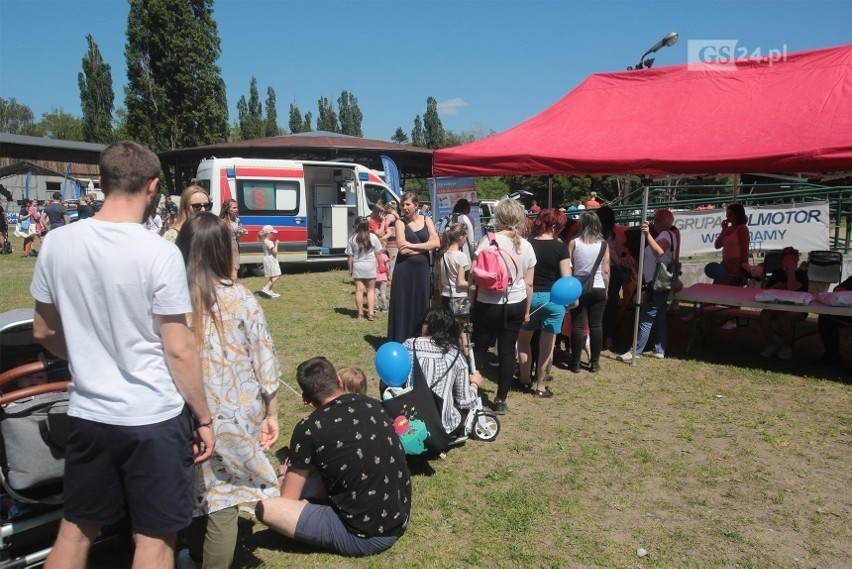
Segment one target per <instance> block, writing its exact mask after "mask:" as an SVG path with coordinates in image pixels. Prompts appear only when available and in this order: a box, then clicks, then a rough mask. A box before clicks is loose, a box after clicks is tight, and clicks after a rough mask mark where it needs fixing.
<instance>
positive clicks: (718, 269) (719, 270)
mask: <svg viewBox="0 0 852 569" xmlns="http://www.w3.org/2000/svg"><path fill="white" fill-rule="evenodd" d="M704 274H705V275H707V277H709V278H711V279H713V280H714V281H716V280H719V279H724V278H725V277H726V276H727V273H726V272H725V267H723V266H722V263H707V265H705V267H704Z"/></svg>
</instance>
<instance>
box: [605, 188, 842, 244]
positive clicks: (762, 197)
mask: <svg viewBox="0 0 852 569" xmlns="http://www.w3.org/2000/svg"><path fill="white" fill-rule="evenodd" d="M685 189H686V188H684V187H683V186H651V188H650V190H649V193H648V213H649V217H650V216H651V215H653V212H654V210H657V209H661V208H668V209H671V210H676V209H695V208H697V207H698V206H708V205H711V206H713V207H714V208H719V209H724V208H725V207H727V205H728V204H730V203H732V202H734V201H736V202H739V203H741V204H743V205H744V206H757V205H769V204H779V203H788V204H789V203H802V202H815V201H825V202H828V213H829V220H830V227H829V247H830V248H831V249H835V250H838V251H843V252H844V253H848V252H849V251H850V249H852V186H821V185H818V184H812V183H801V182H796V183H789V182H787V183H779V184H760V185H748V186H740V187H739V191H738V192H737V195H736V197H734V192H733V187H732V186H730V185H708V186H701V187H700V188H696V187H691V188H688V191H689V195H683V193H684V190H685ZM642 192H643V189H642V188H639V189H636V190H633V191H632V192H631V193H630V194H628V195H627V196H626V197H625V198H623V199H622V200H618V202H613V203H611V204H609V205H610V207H612V209H613V211H615V216H616V221H617V223H620V224H623V225H638V224H639V223H640V221H641V217H642ZM678 193H679V194H681V195H677V194H678ZM673 198H674V199H673Z"/></svg>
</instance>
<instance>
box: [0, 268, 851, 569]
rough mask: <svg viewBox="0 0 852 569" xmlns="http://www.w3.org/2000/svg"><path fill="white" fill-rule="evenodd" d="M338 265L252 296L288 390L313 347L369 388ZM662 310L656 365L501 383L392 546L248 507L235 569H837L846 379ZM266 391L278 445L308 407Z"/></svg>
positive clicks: (843, 559) (26, 274)
mask: <svg viewBox="0 0 852 569" xmlns="http://www.w3.org/2000/svg"><path fill="white" fill-rule="evenodd" d="M33 264H34V262H33V261H32V260H31V259H21V258H19V257H18V256H7V257H2V258H0V274H2V279H0V281H1V282H0V311H5V310H9V309H11V308H17V307H23V306H30V305H31V304H32V301H31V299H30V297H29V294H28V292H27V290H28V285H29V280H30V277H31V274H32V267H33ZM344 277H345V274H344V272H343V271H342V270H339V269H329V270H316V269H314V270H309V269H307V268H302V267H300V268H295V269H290V270H289V271H288V273H285V275H284V276H283V277H282V279H281V280H280V281H279V285H278V287H277V289H278V291H279V292H280V293H281V295H282V296H281V297H280V298H278V299H273V300H265V299H264V300H262V301H261V302H262V305H263V307H264V309H265V312H266V317H267V319H268V321H269V325H270V328H271V330H272V335H273V337H274V339H275V342H276V346H277V350H278V354H279V357H280V359H281V363H282V366H283V369H284V376H283V378H282V379H283V381H284V382H286V383H287V384H289V385H291V386H293V387H295V380H294V370H295V367H296V365H297V364H298V363H299V362H301V361H303V360H304V359H306V358H308V357H311V356H314V355H325V356H327V357H328V358H329V359H331V361H333V362H334V363H335V364H336V365H358V366H361V367H362V368H364V369H365V370H366V371H367V372H368V375H369V376H370V391H371V394H375V393H376V392H377V382H376V379H375V371H374V368H373V365H372V356H373V353H374V350H375V347H376V346H377V345H380V344H381V342H382V341H383V338H384V333H385V326H386V319H384V318H380V319H379V320H378V321H376V322H368V321H364V320H360V321H358V320H355V319H354V318H353V317H352V315H353V313H354V307H353V300H352V299H353V296H352V287H351V285H349V284H347V283H346V282H345V279H344ZM243 283H244V284H245V285H246V286H248V287H249V288H250V289H251V290H255V291H257V290H259V289H260V288H261V286H262V284H263V279H262V278H259V277H254V278H248V279H245V280H244V281H243ZM670 322H671V324H670V326H671V329H670V337H671V341H670V347H669V351H668V353H667V355H668V356H669V357H667V359H665V360H655V359H653V360H652V359H649V358H644V359H642V360H640V361H639V363H638V366H636V367H631V366H629V365H626V364H622V363H618V362H616V361H615V360H614V359H613V358H614V354H613V353H609V352H605V354H604V358H603V360H602V370H601V373H598V374H589V373H587V372H583V373H581V374H579V375H574V374H571V373H569V372H567V371H565V370H562V369H557V370H555V379H554V381H553V382H552V383H553V385H552V390H553V391H554V393H555V394H556V396H555V397H554V398H553V399H551V400H539V399H535V398H532V397H530V396H525V395H521V394H517V393H513V394H511V395H510V397H509V400H508V404H509V412H508V414H507V415H505V416H504V417H502V427H503V430H502V432H501V433H500V435H499V437H498V438H497V440H496V441H494V442H493V443H481V442H469V443H468V444H467V445H466V446H464V447H461V448H458V449H455V450H453V451H451V452H450V453H449V454H448V457H447V458H446V459H445V460H440V461H434V462H433V463H432V467H433V468H434V473H433V474H432V475H419V476H416V477H414V479H413V485H414V508H413V512H412V519H411V524H410V528H409V530H408V532H407V533H406V534H405V535H404V536H403V537H402V538H401V539H400V541H399V542H398V543H397V544H396V545H395V546H394V547H393V548H392V549H391V550H390V551H388V552H385V553H383V554H381V555H379V556H377V557H373V558H369V559H366V560H364V559H362V560H348V559H342V558H339V557H336V556H332V555H328V554H324V553H318V552H314V551H310V550H307V549H304V548H302V547H300V546H298V545H295V544H293V543H292V542H288V541H287V540H285V539H284V538H282V537H280V536H278V535H275V534H273V533H272V532H270V531H269V530H267V529H265V528H264V527H263V526H262V525H260V524H252V523H251V521H250V520H249V519H245V520H244V521H243V524H242V528H241V530H242V531H241V539H240V544H239V546H238V551H237V562H236V566H238V567H289V566H294V565H297V566H299V567H327V566H334V567H364V566H366V567H393V568H399V567H412V566H415V567H433V566H441V567H456V566H486V567H494V566H531V567H587V566H604V567H637V566H638V567H682V566H700V567H708V566H709V567H712V566H718V567H730V566H747V567H778V566H782V567H798V566H801V567H850V566H852V484H851V483H852V389H850V383H849V378H848V377H845V378H843V377H839V375H840V372H839V370H838V369H831V368H822V367H820V366H819V365H818V363H817V360H818V358H819V356H820V355H821V350H820V348H819V342H818V339H817V338H816V337H815V336H814V337H810V338H806V339H805V340H803V341H801V342H799V343H798V344H797V346H796V358H795V359H794V361H793V362H781V361H779V360H764V359H762V358H760V357H759V356H758V355H757V353H758V352H759V351H760V349H761V347H762V344H761V342H760V340H759V338H758V337H757V329H756V326H755V325H754V323H752V325H751V326H749V327H746V328H740V329H737V330H733V331H722V330H715V331H714V332H713V335H712V337H711V338H709V340H707V341H706V343H705V344H702V343H699V344H698V346H697V349H696V350H695V352H694V353H693V354H692V359H685V358H684V353H685V345H686V341H687V340H688V339H689V335H690V333H691V327H690V325H689V324H687V323H684V322H682V321H681V320H680V319H679V318H678V317H677V316H672V318H671V320H670ZM625 328H629V323H628V322H627V320H625ZM844 341H845V344H844V346H845V348H844V349H845V353H846V354H847V356H848V355H849V353H850V350H849V337H848V335H847V336H845V337H844ZM0 355H2V354H0ZM485 390H486V392H487V394H488V395H489V396H491V397H493V394H494V390H495V385H494V383H493V382H491V381H486V383H485ZM279 400H280V402H281V427H282V440H281V441H280V444H285V443H286V442H287V440H288V439H289V432H290V430H291V428H292V426H293V425H294V424H295V422H296V421H297V420H298V419H299V418H300V417H302V416H303V415H304V414H306V412H307V409H306V408H305V407H304V406H303V405H302V403H301V400H300V398H299V397H297V396H296V395H295V394H294V393H293V392H292V391H290V390H289V389H288V388H287V387H285V386H282V389H281V390H280V391H279ZM640 548H641V549H644V550H645V551H646V552H647V555H646V556H642V557H640V556H639V555H638V554H637V550H638V549H640Z"/></svg>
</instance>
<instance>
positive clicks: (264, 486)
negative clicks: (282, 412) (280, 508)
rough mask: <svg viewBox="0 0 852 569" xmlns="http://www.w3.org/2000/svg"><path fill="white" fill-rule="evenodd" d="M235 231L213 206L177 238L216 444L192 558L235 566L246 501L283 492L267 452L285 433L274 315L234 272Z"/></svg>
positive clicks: (199, 487)
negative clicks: (271, 326)
mask: <svg viewBox="0 0 852 569" xmlns="http://www.w3.org/2000/svg"><path fill="white" fill-rule="evenodd" d="M232 240H233V237H232V236H231V234H230V233H229V232H228V228H227V227H226V225H225V223H224V222H223V221H222V220H221V219H219V218H218V217H216V216H215V215H213V214H211V213H199V214H196V215H192V216H190V217H189V218H188V219H187V220H186V221H185V223H184V224H183V227H182V228H181V231H180V233H179V234H178V237H177V241H176V245H177V246H178V248H179V249H180V250H181V253H182V254H183V257H184V261H185V263H186V269H187V280H188V281H189V292H190V297H191V299H192V307H193V312H192V314H191V315H189V317H188V318H189V321H190V326H191V328H192V330H193V332H194V334H195V340H196V343H197V344H198V349H199V352H200V353H201V363H202V370H203V374H204V385H205V391H206V393H207V402H208V405H209V406H210V410H211V413H212V414H213V418H214V424H213V429H214V432H215V433H216V450H215V451H214V453H213V456H212V458H211V459H210V460H209V461H207V462H204V463H202V464H200V465H198V467H197V468H196V471H195V483H194V492H195V500H194V502H195V511H194V512H193V522H192V525H191V526H190V528H189V530H187V538H188V542H189V546H190V551H189V553H190V557H191V558H192V559H193V560H195V561H196V562H202V561H203V563H204V567H230V564H231V562H232V561H233V556H234V549H235V547H236V541H237V520H238V517H239V512H238V509H237V508H238V506H239V505H240V504H244V503H253V502H258V501H260V500H263V499H264V498H269V497H271V496H277V495H278V492H279V491H278V480H277V475H276V472H275V469H274V468H273V466H272V464H271V463H270V462H269V459H268V458H267V457H266V455H265V453H264V451H267V450H269V448H270V447H271V446H272V445H273V444H274V443H275V441H276V440H277V439H278V404H277V400H276V391H277V389H278V378H279V376H280V375H281V370H280V367H279V363H278V359H277V357H276V355H275V349H274V347H273V345H272V338H271V336H270V334H269V330H268V329H267V326H266V319H265V318H264V315H263V311H262V310H261V309H260V306H259V304H258V303H257V300H256V299H255V297H254V295H253V294H252V293H250V292H249V291H248V290H246V288H245V287H243V286H242V285H240V284H237V283H234V281H233V279H232V278H231V271H232V268H233V261H232V256H233V252H232V251H233V249H232V247H231V241H232Z"/></svg>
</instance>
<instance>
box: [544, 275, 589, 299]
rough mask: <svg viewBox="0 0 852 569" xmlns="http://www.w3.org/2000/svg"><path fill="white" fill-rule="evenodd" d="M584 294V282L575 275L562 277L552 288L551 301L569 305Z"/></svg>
mask: <svg viewBox="0 0 852 569" xmlns="http://www.w3.org/2000/svg"><path fill="white" fill-rule="evenodd" d="M581 294H583V284H582V283H581V282H580V281H579V279H576V278H574V277H562V278H561V279H559V280H558V281H556V282H555V283H553V286H552V287H551V288H550V302H552V303H554V304H561V305H563V306H564V305H568V304H571V303H572V302H574V301H575V300H577V299H578V298H580V295H581Z"/></svg>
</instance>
